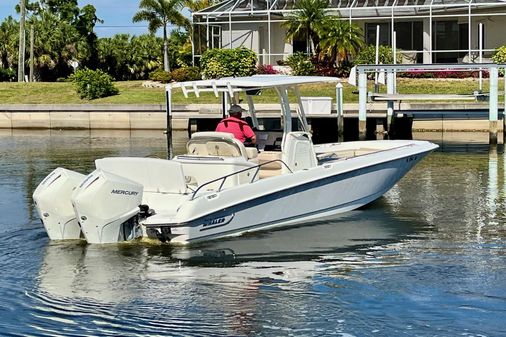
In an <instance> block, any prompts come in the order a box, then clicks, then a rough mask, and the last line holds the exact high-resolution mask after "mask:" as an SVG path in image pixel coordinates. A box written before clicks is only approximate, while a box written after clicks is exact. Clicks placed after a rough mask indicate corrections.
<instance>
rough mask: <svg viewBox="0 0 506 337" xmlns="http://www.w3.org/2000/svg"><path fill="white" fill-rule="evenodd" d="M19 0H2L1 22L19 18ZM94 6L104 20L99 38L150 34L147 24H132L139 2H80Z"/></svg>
mask: <svg viewBox="0 0 506 337" xmlns="http://www.w3.org/2000/svg"><path fill="white" fill-rule="evenodd" d="M18 3H19V0H0V22H1V21H3V19H4V18H5V17H7V16H9V15H12V16H14V17H15V18H18V16H17V14H16V10H15V6H16V4H18ZM86 4H92V5H93V6H95V8H96V9H97V16H98V17H99V18H100V19H102V20H104V22H103V23H101V24H98V25H97V26H96V27H95V32H96V33H97V35H98V36H99V37H108V36H112V35H114V34H119V33H128V34H132V35H140V34H144V33H147V32H148V28H147V23H145V22H140V23H132V17H133V16H134V14H135V13H136V12H137V11H138V9H139V0H79V6H80V7H82V6H84V5H86Z"/></svg>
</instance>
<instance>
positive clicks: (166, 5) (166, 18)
mask: <svg viewBox="0 0 506 337" xmlns="http://www.w3.org/2000/svg"><path fill="white" fill-rule="evenodd" d="M139 9H140V10H139V11H138V12H137V13H135V15H134V17H133V18H132V21H133V22H140V21H147V22H148V24H149V26H148V29H149V32H150V33H151V34H154V33H156V31H157V30H158V29H159V28H162V27H163V69H164V70H165V71H170V66H169V53H168V40H167V28H168V25H169V24H174V25H177V26H185V27H187V26H188V25H189V20H188V19H187V18H185V17H184V15H183V14H181V10H182V9H183V0H141V2H140V4H139Z"/></svg>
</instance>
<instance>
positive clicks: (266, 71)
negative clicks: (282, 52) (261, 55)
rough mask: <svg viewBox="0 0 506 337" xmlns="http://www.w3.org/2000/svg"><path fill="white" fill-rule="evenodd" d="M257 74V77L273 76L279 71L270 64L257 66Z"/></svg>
mask: <svg viewBox="0 0 506 337" xmlns="http://www.w3.org/2000/svg"><path fill="white" fill-rule="evenodd" d="M257 74H259V75H274V74H279V71H277V70H276V69H274V67H273V66H272V65H270V64H259V65H258V66H257Z"/></svg>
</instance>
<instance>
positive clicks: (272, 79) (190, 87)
mask: <svg viewBox="0 0 506 337" xmlns="http://www.w3.org/2000/svg"><path fill="white" fill-rule="evenodd" d="M339 81H340V79H339V78H337V77H320V76H289V75H254V76H248V77H225V78H220V79H215V80H200V81H189V82H180V83H171V84H169V85H167V87H166V89H167V90H171V89H173V88H181V90H182V91H183V94H184V95H185V97H188V93H190V92H194V93H195V95H196V96H197V97H198V96H199V93H200V92H214V94H215V95H216V96H218V93H221V92H229V93H234V92H238V91H246V90H255V89H266V88H275V87H294V86H299V85H302V84H312V83H329V82H330V83H331V82H339Z"/></svg>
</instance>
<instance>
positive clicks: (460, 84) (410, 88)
mask: <svg viewBox="0 0 506 337" xmlns="http://www.w3.org/2000/svg"><path fill="white" fill-rule="evenodd" d="M369 82H370V84H371V86H372V83H371V82H372V81H369ZM115 85H116V86H117V88H118V89H119V91H120V93H119V94H118V95H115V96H111V97H106V98H100V99H96V100H91V101H89V100H81V99H80V98H79V96H78V95H77V94H76V92H75V90H74V86H73V84H72V83H7V82H3V83H0V104H163V103H164V102H165V99H164V90H163V89H162V88H144V87H143V86H142V81H128V82H116V83H115ZM370 90H371V89H370ZM474 90H478V80H477V79H447V80H441V79H404V78H399V79H398V80H397V91H398V93H400V94H415V93H416V94H472V92H473V91H474ZM503 90H504V80H503V79H500V80H499V91H500V92H502V91H503ZM300 91H301V95H302V96H329V97H332V98H333V99H335V85H334V84H325V85H306V86H303V87H301V90H300ZM356 91H358V88H356V87H353V86H350V85H349V84H347V83H344V103H354V102H358V95H357V94H356V93H354V92H356ZM381 91H382V92H385V91H386V87H385V86H381ZM484 91H485V92H487V91H488V80H484ZM292 100H293V97H292ZM502 100H503V98H500V101H502ZM173 102H174V103H176V104H195V103H219V102H220V100H219V99H217V98H215V97H214V95H213V94H210V93H209V94H208V93H206V94H202V95H201V97H200V98H196V97H195V96H193V95H192V96H191V98H190V99H185V98H184V97H183V95H182V93H181V92H180V91H179V90H177V91H175V92H174V94H173ZM255 102H257V103H274V102H277V95H276V94H275V93H274V91H273V90H266V91H264V92H262V94H261V95H260V96H258V97H255ZM420 103H421V102H420Z"/></svg>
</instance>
